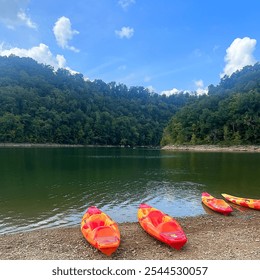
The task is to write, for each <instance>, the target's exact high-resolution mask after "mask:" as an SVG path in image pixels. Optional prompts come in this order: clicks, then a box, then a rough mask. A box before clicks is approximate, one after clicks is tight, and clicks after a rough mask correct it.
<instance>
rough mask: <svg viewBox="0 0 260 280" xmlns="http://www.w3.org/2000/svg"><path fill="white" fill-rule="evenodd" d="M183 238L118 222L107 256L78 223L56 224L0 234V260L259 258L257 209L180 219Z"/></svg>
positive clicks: (258, 218)
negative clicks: (116, 243)
mask: <svg viewBox="0 0 260 280" xmlns="http://www.w3.org/2000/svg"><path fill="white" fill-rule="evenodd" d="M178 221H179V223H180V224H181V226H182V228H183V229H184V231H185V233H186V235H187V238H188V242H187V243H186V244H185V245H184V247H183V248H182V249H181V250H180V251H177V250H175V249H172V248H171V247H169V246H167V245H165V244H163V243H161V242H159V241H157V240H155V239H154V238H152V237H151V236H149V235H148V234H147V233H146V232H144V231H143V229H142V228H141V227H140V225H139V224H138V223H122V224H119V229H120V231H121V244H120V247H119V248H118V250H117V251H116V252H115V253H114V254H113V255H112V256H110V257H107V256H105V255H103V254H102V253H101V252H99V251H98V250H97V249H95V248H93V247H92V246H91V245H89V244H88V243H87V241H86V240H85V239H84V238H83V236H82V234H81V232H80V228H79V226H78V227H72V228H55V229H43V230H35V231H31V232H24V233H16V234H4V235H0V259H1V260H11V259H15V260H26V259H27V260H44V259H45V260H46V259H47V260H52V259H53V260H80V259H82V260H152V259H155V260H156V259H157V260H171V259H176V260H193V259H194V260H204V259H205V260H214V259H217V260H242V259H245V260H259V259H260V211H257V210H251V209H246V208H242V207H237V208H236V209H234V212H233V213H232V214H231V215H230V216H223V215H221V214H218V213H214V212H213V211H211V210H210V209H209V210H208V214H206V215H203V216H198V217H187V218H179V219H178Z"/></svg>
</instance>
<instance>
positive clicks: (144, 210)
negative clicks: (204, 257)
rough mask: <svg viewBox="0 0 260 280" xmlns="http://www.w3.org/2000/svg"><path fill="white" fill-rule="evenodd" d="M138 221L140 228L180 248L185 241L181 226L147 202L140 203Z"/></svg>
mask: <svg viewBox="0 0 260 280" xmlns="http://www.w3.org/2000/svg"><path fill="white" fill-rule="evenodd" d="M137 216H138V221H139V223H140V225H141V226H142V228H143V229H144V230H145V231H146V232H147V233H149V234H150V235H151V236H153V237H155V238H156V239H158V240H160V241H162V242H164V243H166V244H168V245H170V246H171V247H173V248H175V249H177V250H180V249H181V248H182V247H183V245H184V244H185V243H186V242H187V237H186V235H185V233H184V231H183V230H182V228H181V226H180V225H179V224H178V222H177V221H176V220H174V219H173V218H172V217H170V216H168V215H166V214H164V213H163V212H162V211H160V210H158V209H156V208H153V207H151V206H149V205H147V204H140V206H139V209H138V213H137Z"/></svg>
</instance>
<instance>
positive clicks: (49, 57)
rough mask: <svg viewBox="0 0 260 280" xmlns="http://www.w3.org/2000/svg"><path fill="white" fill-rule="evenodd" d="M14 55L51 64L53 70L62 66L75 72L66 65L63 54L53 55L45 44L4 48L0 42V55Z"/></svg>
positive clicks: (73, 72)
mask: <svg viewBox="0 0 260 280" xmlns="http://www.w3.org/2000/svg"><path fill="white" fill-rule="evenodd" d="M10 55H16V56H19V57H30V58H32V59H34V60H36V61H38V62H39V63H42V64H46V65H51V66H52V67H53V68H54V69H55V70H57V69H58V68H64V69H67V70H68V71H70V72H71V73H72V74H75V73H77V72H76V71H73V70H72V69H70V68H69V67H67V66H66V59H65V57H64V56H63V55H60V54H58V55H56V56H55V55H53V54H52V52H51V51H50V48H49V47H48V46H47V45H45V44H39V45H38V46H36V47H32V48H30V49H21V48H5V47H4V44H3V43H2V44H0V56H10Z"/></svg>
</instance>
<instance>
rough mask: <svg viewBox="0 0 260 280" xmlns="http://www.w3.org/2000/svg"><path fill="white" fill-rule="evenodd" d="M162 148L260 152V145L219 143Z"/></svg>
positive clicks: (172, 149)
mask: <svg viewBox="0 0 260 280" xmlns="http://www.w3.org/2000/svg"><path fill="white" fill-rule="evenodd" d="M162 150H171V151H195V152H196V151H197V152H249V153H260V146H217V145H167V146H164V147H162Z"/></svg>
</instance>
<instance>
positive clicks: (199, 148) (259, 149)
mask: <svg viewBox="0 0 260 280" xmlns="http://www.w3.org/2000/svg"><path fill="white" fill-rule="evenodd" d="M0 148H131V149H135V148H151V149H160V150H166V151H194V152H250V153H260V146H259V145H235V146H218V145H166V146H163V147H158V146H155V147H151V146H147V147H146V146H140V147H128V146H127V147H126V146H113V145H81V144H56V143H0Z"/></svg>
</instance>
